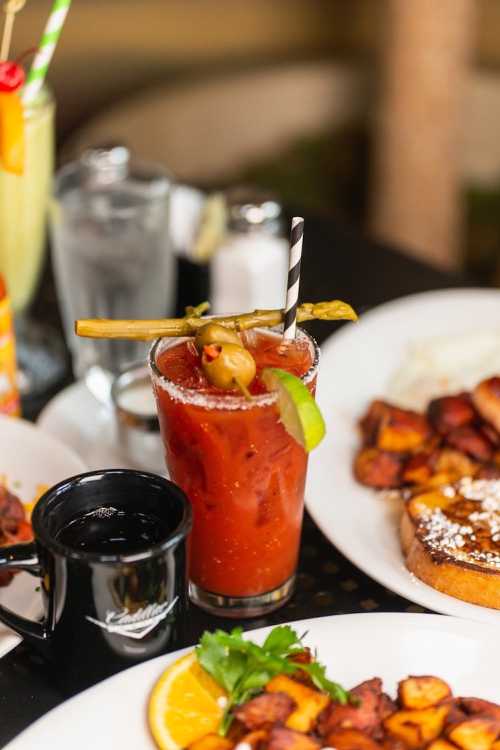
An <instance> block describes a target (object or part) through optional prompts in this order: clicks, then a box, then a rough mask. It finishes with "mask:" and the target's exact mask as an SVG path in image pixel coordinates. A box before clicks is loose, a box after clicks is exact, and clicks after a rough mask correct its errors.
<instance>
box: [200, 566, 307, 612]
mask: <svg viewBox="0 0 500 750" xmlns="http://www.w3.org/2000/svg"><path fill="white" fill-rule="evenodd" d="M294 590H295V575H293V576H291V577H290V578H289V579H288V580H287V581H285V583H282V584H281V586H278V587H277V588H275V589H273V590H272V591H266V593H264V594H257V595H256V596H224V595H223V594H214V593H213V592H211V591H205V590H204V589H202V588H200V587H199V586H197V585H196V584H195V583H193V582H192V581H190V582H189V598H190V599H191V601H192V602H193V604H196V606H197V607H200V608H201V609H203V610H205V612H209V613H210V614H211V615H218V616H219V617H230V618H233V617H234V618H240V617H260V616H262V615H267V614H269V612H274V610H275V609H279V608H280V607H282V606H283V605H284V604H286V603H287V601H288V600H289V599H290V597H291V596H292V594H293V592H294Z"/></svg>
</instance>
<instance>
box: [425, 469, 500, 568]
mask: <svg viewBox="0 0 500 750" xmlns="http://www.w3.org/2000/svg"><path fill="white" fill-rule="evenodd" d="M443 494H446V496H447V497H450V498H452V497H453V496H454V495H451V494H450V493H449V492H448V493H443ZM454 494H458V495H461V496H462V497H463V498H465V499H466V500H470V501H474V502H476V503H477V504H478V507H477V510H473V511H472V512H471V513H469V514H468V516H467V517H466V519H464V522H459V521H457V520H454V519H453V518H450V517H448V516H447V515H446V512H443V510H442V509H441V508H434V509H432V510H428V511H426V512H424V513H422V515H421V517H420V519H419V532H420V533H421V535H422V541H423V542H424V543H425V544H427V545H428V546H429V547H430V548H431V550H435V551H436V552H440V553H444V554H447V555H450V556H451V557H454V558H455V559H458V560H463V561H465V562H467V561H469V562H477V563H480V564H483V565H485V566H486V567H493V568H495V569H498V570H500V481H499V480H472V479H468V478H467V479H462V480H461V481H460V482H458V484H457V486H456V492H454ZM457 499H459V498H457ZM445 510H446V509H445ZM467 521H470V524H469V523H467ZM478 535H479V536H480V537H481V539H480V542H478Z"/></svg>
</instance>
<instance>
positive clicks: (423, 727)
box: [384, 705, 449, 749]
mask: <svg viewBox="0 0 500 750" xmlns="http://www.w3.org/2000/svg"><path fill="white" fill-rule="evenodd" d="M448 712H449V707H448V706H446V705H444V706H435V707H432V708H426V709H422V710H421V711H417V710H414V711H412V710H409V711H406V710H402V711H396V713H394V714H392V715H391V716H388V717H387V718H386V719H384V728H385V730H386V731H387V732H388V733H389V734H392V735H393V736H394V737H397V738H398V739H400V740H402V741H403V742H405V743H406V744H407V745H408V747H409V748H412V749H413V748H415V749H417V748H421V747H422V746H425V745H426V744H427V743H429V742H431V741H432V740H435V739H436V738H437V737H439V735H440V734H441V732H442V731H443V727H444V723H445V720H446V717H447V715H448Z"/></svg>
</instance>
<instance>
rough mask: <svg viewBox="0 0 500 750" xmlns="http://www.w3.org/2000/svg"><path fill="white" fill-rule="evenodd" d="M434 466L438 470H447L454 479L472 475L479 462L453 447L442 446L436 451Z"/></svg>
mask: <svg viewBox="0 0 500 750" xmlns="http://www.w3.org/2000/svg"><path fill="white" fill-rule="evenodd" d="M434 468H435V471H436V473H437V472H446V473H447V474H449V476H450V479H451V480H452V481H457V479H461V478H462V477H472V476H474V474H475V473H476V472H477V468H478V464H477V463H476V462H475V461H473V460H472V459H471V458H469V456H467V455H466V454H465V453H462V452H461V451H457V450H453V448H441V449H440V450H439V451H436V457H435V462H434Z"/></svg>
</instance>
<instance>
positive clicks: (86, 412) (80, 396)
mask: <svg viewBox="0 0 500 750" xmlns="http://www.w3.org/2000/svg"><path fill="white" fill-rule="evenodd" d="M37 424H38V426H39V427H41V428H42V429H43V430H44V431H45V432H50V434H51V435H53V436H54V437H56V438H59V440H62V441H63V442H64V444H65V445H68V446H69V447H70V448H72V449H73V450H74V451H76V452H77V453H78V455H80V456H81V457H82V458H83V460H84V461H85V463H86V465H87V466H88V467H89V469H90V470H94V469H103V468H107V469H122V468H123V469H144V468H148V469H149V471H153V470H154V471H155V472H156V473H158V474H165V471H166V470H165V467H164V464H163V460H161V464H160V463H158V464H157V462H156V461H155V464H154V465H151V466H150V465H149V464H148V466H147V467H145V466H143V465H140V464H138V463H136V462H134V461H133V460H131V458H129V457H128V456H126V455H124V454H123V453H122V451H121V449H120V446H119V444H118V437H117V434H116V423H115V418H114V414H113V411H112V408H111V406H107V405H106V404H103V403H101V402H100V401H98V400H97V399H96V398H95V396H93V395H92V393H91V392H90V391H89V389H88V388H87V386H86V385H85V383H84V382H83V381H79V382H77V383H73V385H70V386H68V387H67V388H65V389H64V390H63V391H61V392H60V393H58V394H57V396H55V397H54V398H53V399H52V400H51V401H49V403H48V404H47V406H46V407H45V408H44V409H43V411H42V412H41V414H40V416H39V417H38V421H37ZM158 440H160V437H158Z"/></svg>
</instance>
